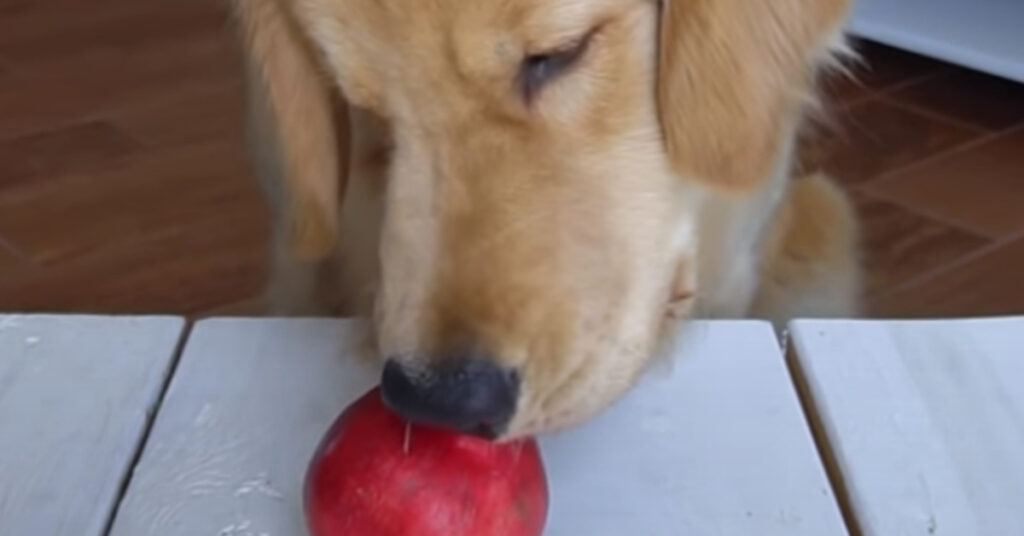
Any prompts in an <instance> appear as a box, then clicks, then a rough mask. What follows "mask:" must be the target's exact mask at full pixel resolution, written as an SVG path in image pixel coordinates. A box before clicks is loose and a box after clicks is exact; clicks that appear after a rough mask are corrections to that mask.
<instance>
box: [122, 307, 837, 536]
mask: <svg viewBox="0 0 1024 536" xmlns="http://www.w3.org/2000/svg"><path fill="white" fill-rule="evenodd" d="M357 333H358V329H357V327H356V326H354V325H353V324H350V323H346V322H342V321H330V320H306V319H293V320H268V319H263V320H255V319H253V320H238V319H234V320H229V319H218V320H211V321H204V322H202V323H199V324H198V325H197V326H196V328H195V329H194V331H193V335H192V337H191V339H190V341H189V343H188V345H187V348H186V350H185V352H184V355H183V356H182V359H181V364H180V365H179V367H178V372H177V374H176V376H175V378H174V380H173V382H172V384H171V387H170V389H169V392H168V395H167V397H166V400H165V403H164V405H163V409H162V410H161V413H160V415H159V416H158V418H157V420H156V423H155V424H154V429H153V432H152V435H151V439H150V441H149V443H148V445H147V446H146V450H145V452H144V454H143V457H142V460H141V462H140V465H139V467H138V468H137V470H136V476H135V478H134V479H133V481H132V483H131V486H130V488H129V490H128V494H127V497H126V499H125V501H124V503H123V506H122V509H121V511H120V513H119V516H118V518H117V520H116V522H115V525H114V530H113V535H114V536H147V535H160V536H175V535H181V536H186V535H187V536H194V535H197V534H210V535H221V536H249V535H253V536H256V535H263V534H265V535H267V536H300V535H304V534H306V532H305V526H304V519H303V516H302V511H301V501H302V493H301V491H302V479H303V478H304V473H305V470H306V464H307V463H308V461H309V457H310V455H311V454H312V452H313V449H314V448H315V446H316V444H317V442H318V441H319V439H320V437H321V434H322V433H323V432H324V431H325V429H326V427H327V425H328V424H329V423H330V421H331V420H332V419H333V418H334V417H335V416H336V415H337V413H338V412H339V411H340V410H341V409H342V408H343V407H344V406H345V405H347V404H348V403H349V402H351V401H352V400H353V399H354V398H355V397H357V396H359V395H360V394H362V393H363V392H365V390H367V389H369V388H370V387H372V386H373V385H374V384H375V383H376V380H377V377H376V373H375V371H374V370H372V368H370V367H367V366H365V365H364V364H363V363H361V362H359V361H357V360H356V359H354V358H353V357H352V355H353V354H354V353H355V352H356V348H357V345H358V339H357V337H356V335H357ZM674 354H675V357H676V360H675V361H673V362H671V363H665V364H659V365H657V366H655V367H653V368H652V369H651V371H650V374H649V375H648V376H647V377H645V378H644V379H643V380H642V382H641V384H640V386H639V387H638V389H637V390H636V391H634V392H633V393H632V394H631V395H629V396H627V397H626V398H625V399H624V400H622V401H620V403H618V404H616V405H615V406H614V407H613V408H611V409H609V410H608V411H607V412H605V413H603V414H602V415H601V416H599V417H598V418H597V419H595V420H594V421H593V422H591V423H589V424H587V425H585V426H582V427H579V428H575V429H572V430H567V431H564V432H562V433H559V434H557V435H553V436H551V437H547V438H545V439H544V440H543V441H542V448H543V451H544V457H545V460H546V463H547V465H548V473H549V478H550V480H551V483H550V484H551V493H552V504H551V508H552V511H551V517H550V519H549V527H548V530H547V531H546V534H547V535H549V536H578V535H582V534H586V535H588V536H602V535H609V536H611V535H614V536H622V535H623V534H636V535H641V534H642V535H644V536H659V535H673V536H674V535H679V534H687V535H704V534H706V535H719V534H729V535H731V534H758V535H772V534H780V535H781V534H786V535H813V536H825V535H839V534H846V531H845V528H844V526H843V524H842V521H841V519H840V516H839V512H838V508H837V506H836V504H835V502H834V499H833V497H832V493H831V490H830V489H829V485H828V483H827V481H826V477H825V473H824V470H823V469H822V466H821V464H820V462H819V459H818V457H817V455H816V453H815V450H814V447H813V445H812V441H811V437H810V432H809V431H808V429H807V428H806V426H805V424H804V421H803V419H802V417H801V413H800V408H799V405H798V402H797V397H796V394H795V393H794V391H793V389H792V387H791V385H790V383H789V380H788V375H787V373H786V370H785V366H784V363H783V359H782V356H781V354H780V352H779V350H778V344H777V342H776V340H775V338H774V336H773V333H772V330H771V328H770V327H769V326H768V325H767V324H761V323H749V322H716V323H699V324H693V325H692V326H691V327H690V328H689V329H688V330H685V332H684V334H683V335H682V336H681V337H680V339H679V341H678V343H677V346H675V347H674Z"/></svg>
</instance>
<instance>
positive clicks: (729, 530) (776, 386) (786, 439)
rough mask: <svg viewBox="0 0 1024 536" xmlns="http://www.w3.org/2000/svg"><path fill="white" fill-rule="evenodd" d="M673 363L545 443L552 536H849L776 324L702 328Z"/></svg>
mask: <svg viewBox="0 0 1024 536" xmlns="http://www.w3.org/2000/svg"><path fill="white" fill-rule="evenodd" d="M672 355H674V356H675V357H674V359H675V361H674V362H673V363H672V365H671V366H667V367H666V366H662V367H655V368H654V369H652V370H651V374H649V375H648V376H647V377H645V378H644V379H643V380H642V382H641V383H640V384H639V385H638V387H637V388H636V389H635V390H634V391H633V392H632V393H631V394H630V395H628V396H627V397H625V398H624V399H622V400H621V401H620V402H619V403H618V404H616V405H614V406H613V407H612V408H610V409H609V410H608V411H606V412H605V413H604V414H602V415H600V416H599V417H598V418H597V419H595V420H593V421H592V422H590V423H587V424H585V425H583V426H580V427H578V428H575V429H573V430H569V431H566V432H564V433H562V434H559V435H557V436H552V437H549V438H547V439H545V440H544V441H543V448H544V456H545V461H546V462H547V465H548V476H549V478H550V480H551V482H550V485H551V496H552V502H551V508H552V511H551V519H550V521H549V525H548V532H547V533H546V534H550V535H551V536H576V535H584V534H586V535H592V536H604V535H606V536H623V535H635V536H640V535H643V536H679V535H687V536H697V535H709V536H710V535H716V536H717V535H729V536H731V535H748V534H750V535H753V534H756V535H758V536H772V535H791V536H795V535H807V536H811V535H814V536H826V535H839V534H846V533H847V532H846V529H845V527H844V525H843V522H842V519H841V517H840V514H839V510H838V507H837V506H836V503H835V498H834V496H833V494H832V490H831V488H830V486H829V484H828V481H827V477H826V475H825V471H824V469H823V467H822V464H821V461H820V460H819V458H818V455H817V452H816V450H815V448H814V445H813V441H812V438H811V434H810V431H809V429H808V428H807V425H806V421H805V420H804V418H803V415H802V412H801V409H800V406H799V401H798V398H797V396H796V392H795V390H794V389H793V387H792V384H791V382H790V379H789V375H788V373H787V371H786V368H785V363H784V361H783V358H782V354H781V352H780V350H779V344H778V341H777V340H776V338H775V335H774V332H773V330H772V328H771V326H770V324H767V323H759V322H743V321H716V322H702V323H693V324H691V325H690V326H689V328H688V329H686V330H684V332H683V333H682V335H681V336H680V337H679V338H678V339H677V340H676V341H675V344H674V347H673V348H672Z"/></svg>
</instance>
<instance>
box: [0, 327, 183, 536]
mask: <svg viewBox="0 0 1024 536" xmlns="http://www.w3.org/2000/svg"><path fill="white" fill-rule="evenodd" d="M183 325H184V322H183V321H182V320H181V319H179V318H171V317H142V318H125V317H114V318H111V317H96V316H46V315H40V316H12V315H7V316H3V315H0V534H2V535H4V536H8V535H10V536H29V535H32V536H34V535H44V534H45V535H46V536H61V535H67V536H99V535H100V534H101V533H102V531H103V530H104V528H105V526H106V524H107V523H108V521H109V519H110V516H111V515H112V513H113V509H114V506H115V505H116V502H117V499H118V493H119V491H120V488H121V484H122V482H123V480H124V478H125V476H126V474H127V472H128V470H129V469H130V465H131V462H132V460H133V459H134V456H135V454H136V453H137V452H138V448H139V443H140V441H141V439H142V437H143V435H144V432H145V429H146V427H147V425H148V423H149V412H151V411H152V409H153V405H154V404H155V403H156V402H157V400H158V397H159V395H160V390H161V388H162V387H163V384H164V380H165V378H166V375H167V374H168V373H169V369H170V366H171V363H172V361H173V357H174V351H175V349H176V346H177V343H178V341H179V338H180V336H181V330H182V328H183Z"/></svg>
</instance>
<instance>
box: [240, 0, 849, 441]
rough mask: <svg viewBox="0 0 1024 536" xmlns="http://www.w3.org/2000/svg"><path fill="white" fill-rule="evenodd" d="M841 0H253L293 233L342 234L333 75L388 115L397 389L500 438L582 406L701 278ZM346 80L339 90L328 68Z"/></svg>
mask: <svg viewBox="0 0 1024 536" xmlns="http://www.w3.org/2000/svg"><path fill="white" fill-rule="evenodd" d="M846 3H847V2H846V0H772V1H748V0H668V1H665V2H660V3H659V2H656V1H655V0H473V1H457V0H239V1H238V2H237V6H238V9H239V13H240V14H241V20H242V26H243V29H244V31H245V33H246V35H247V37H248V39H247V45H248V49H249V51H250V52H251V57H252V59H253V60H254V61H253V65H254V66H255V67H256V68H257V69H256V72H257V73H258V78H259V83H260V84H261V88H260V89H259V90H260V91H264V92H265V95H266V96H267V97H268V98H267V102H268V103H269V104H270V107H271V108H272V111H273V113H274V116H275V117H276V123H277V127H278V129H279V130H280V136H279V141H280V146H281V150H282V160H283V162H284V164H285V166H284V169H285V171H286V173H285V174H286V178H287V179H288V181H287V182H288V186H289V196H290V197H289V198H290V200H291V204H292V205H291V206H292V209H291V214H292V217H293V219H294V227H293V230H294V231H295V232H294V239H295V245H296V252H297V253H298V254H305V255H317V254H322V253H325V252H327V251H328V250H329V249H330V247H331V245H332V243H333V240H334V233H335V228H334V222H335V221H336V220H335V218H336V211H337V198H336V195H335V193H336V188H337V185H336V182H337V180H338V176H339V174H338V170H339V167H343V166H344V162H343V161H342V160H343V153H344V151H337V150H336V148H335V145H334V130H333V129H334V125H333V123H332V119H331V109H332V103H331V99H332V93H333V87H337V88H338V89H340V94H341V95H343V96H344V100H345V101H346V102H347V103H348V105H350V106H355V107H359V108H362V109H365V110H369V111H371V112H372V113H374V114H376V115H379V116H380V117H381V118H383V119H384V120H385V121H386V122H387V124H388V125H389V128H390V132H391V137H392V140H393V147H392V149H391V157H390V169H389V172H388V183H387V185H386V192H385V193H384V196H385V200H384V217H383V228H382V238H381V241H380V259H381V273H380V277H379V283H378V284H379V287H378V295H377V304H376V312H375V328H376V333H377V338H378V347H379V351H380V353H381V356H382V358H384V359H385V360H386V365H385V367H384V375H383V387H384V392H385V395H386V397H387V398H388V401H389V402H390V403H391V404H392V405H393V406H394V407H395V408H396V409H398V410H399V411H401V412H402V413H405V414H406V415H407V416H409V417H410V418H414V419H421V420H427V421H434V422H437V423H441V424H446V425H451V426H455V427H458V428H461V429H464V430H470V431H476V432H479V433H483V434H486V435H491V436H495V437H502V438H507V437H513V436H519V435H522V434H528V433H535V432H538V431H542V430H546V429H550V428H553V427H556V426H562V425H565V424H569V423H573V422H576V421H578V420H580V419H582V418H584V417H587V416H589V415H591V414H593V413H594V412H596V411H598V410H600V409H601V408H603V407H604V406H605V405H607V404H608V403H609V402H610V401H612V400H614V399H615V398H616V397H617V396H619V395H620V394H621V393H622V392H623V391H624V390H626V389H627V388H628V387H629V386H630V384H631V382H632V381H633V380H634V379H635V378H636V376H637V375H638V373H639V372H640V371H641V370H642V369H643V367H644V365H645V363H646V362H647V361H648V360H649V358H650V356H651V355H652V353H653V350H654V348H655V345H656V344H657V342H658V338H659V334H660V333H661V331H662V327H663V324H664V322H665V319H666V317H667V316H673V315H678V314H680V313H682V314H685V312H686V310H687V308H688V304H689V303H690V302H691V301H692V299H693V295H694V293H695V292H696V291H697V290H698V286H699V281H700V278H699V277H698V274H696V268H695V267H696V264H697V263H696V262H695V258H694V257H695V255H696V252H697V243H696V242H697V229H696V227H697V221H698V214H699V212H700V209H701V200H702V198H703V195H704V193H706V192H707V191H709V190H720V191H726V192H732V193H735V194H736V195H743V194H744V192H749V191H752V190H755V189H757V188H758V187H759V186H760V184H761V181H762V180H763V179H764V178H765V177H766V176H768V175H769V174H770V170H772V169H774V168H775V167H776V165H777V160H778V159H779V158H780V152H781V148H782V146H783V145H784V144H785V143H786V140H785V139H784V137H785V136H784V135H783V134H782V132H784V131H786V130H787V125H788V124H789V123H791V122H792V121H793V120H794V117H795V114H797V113H798V109H799V106H800V101H801V99H802V98H803V97H804V95H805V93H806V90H807V89H808V87H809V85H810V84H811V82H812V76H813V74H814V71H815V67H816V66H817V64H819V63H820V62H821V61H822V60H823V59H824V58H825V57H826V54H825V52H826V49H827V46H828V44H829V42H830V41H831V40H832V38H833V37H834V36H836V35H837V34H838V31H839V25H840V23H841V19H842V16H843V14H844V13H845V10H846V7H847V6H846ZM328 86H333V87H328Z"/></svg>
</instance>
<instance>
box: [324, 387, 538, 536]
mask: <svg viewBox="0 0 1024 536" xmlns="http://www.w3.org/2000/svg"><path fill="white" fill-rule="evenodd" d="M547 501H548V497H547V480H546V477H545V475H544V466H543V463H542V461H541V458H540V451H539V450H538V448H537V444H536V442H535V441H534V440H533V439H526V440H519V441H515V442H503V443H495V442H492V441H489V440H486V439H481V438H477V437H472V436H467V435H462V434H459V433H456V432H450V431H447V430H441V429H437V428H429V427H424V426H417V425H410V424H407V423H406V422H405V421H403V420H402V419H401V418H400V417H398V416H397V415H395V414H394V413H393V412H391V411H390V410H389V409H388V408H387V407H386V406H385V405H384V403H383V402H382V401H381V396H380V392H379V390H378V389H377V388H375V389H372V390H370V391H369V392H368V393H366V394H365V395H363V396H362V397H360V398H359V399H358V400H356V401H355V402H354V403H353V404H352V405H350V406H349V407H348V408H346V409H345V411H344V412H342V414H341V415H340V416H339V417H338V419H337V420H336V421H335V422H334V424H333V425H332V426H331V428H330V430H329V431H328V432H327V434H326V435H325V436H324V438H323V440H322V441H321V443H320V446H319V447H318V449H317V451H316V453H315V454H314V456H313V459H312V461H311V462H310V465H309V469H308V471H307V473H306V489H305V508H306V519H307V522H308V524H309V528H310V530H311V532H312V534H313V536H539V535H540V534H541V530H542V529H543V527H544V523H545V520H546V517H547Z"/></svg>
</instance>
